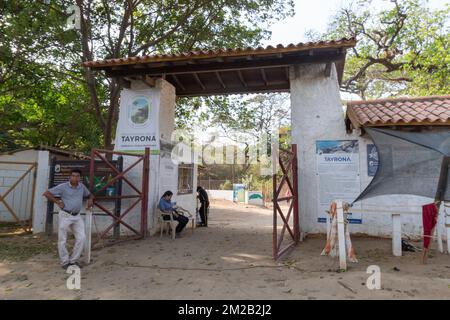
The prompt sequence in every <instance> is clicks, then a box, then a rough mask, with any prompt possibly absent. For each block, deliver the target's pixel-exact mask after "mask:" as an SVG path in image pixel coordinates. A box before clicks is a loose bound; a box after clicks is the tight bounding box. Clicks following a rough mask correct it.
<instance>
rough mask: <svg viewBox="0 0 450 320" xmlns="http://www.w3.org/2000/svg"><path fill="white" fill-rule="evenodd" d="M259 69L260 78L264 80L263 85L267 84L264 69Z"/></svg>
mask: <svg viewBox="0 0 450 320" xmlns="http://www.w3.org/2000/svg"><path fill="white" fill-rule="evenodd" d="M259 70H260V73H261V77H262V79H263V81H264V85H266V86H267V85H268V82H267V75H266V72H265V71H264V69H259Z"/></svg>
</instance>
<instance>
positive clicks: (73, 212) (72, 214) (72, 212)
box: [62, 209, 80, 216]
mask: <svg viewBox="0 0 450 320" xmlns="http://www.w3.org/2000/svg"><path fill="white" fill-rule="evenodd" d="M62 211H64V212H65V213H68V214H70V215H71V216H76V215H77V214H79V213H80V212H75V211H69V210H64V209H63V210H62Z"/></svg>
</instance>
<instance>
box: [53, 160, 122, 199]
mask: <svg viewBox="0 0 450 320" xmlns="http://www.w3.org/2000/svg"><path fill="white" fill-rule="evenodd" d="M110 162H111V163H112V164H113V165H116V166H117V161H110ZM90 164H91V161H90V160H56V161H55V162H54V168H53V169H52V170H51V172H50V187H53V186H56V185H58V184H61V183H64V182H67V181H69V178H70V175H71V172H72V170H73V169H78V170H81V182H82V183H83V184H84V185H85V186H86V187H87V188H88V189H89V173H90V172H89V168H90ZM116 175H117V173H116V172H114V171H113V170H112V169H111V168H110V167H108V165H107V164H106V163H105V162H103V161H95V171H94V193H96V195H97V196H107V195H113V194H114V193H115V187H116V186H115V185H113V186H111V187H109V188H107V189H106V190H103V192H101V193H97V190H100V189H101V188H103V186H104V185H105V184H106V183H107V182H108V181H109V180H111V179H112V178H113V177H114V176H116Z"/></svg>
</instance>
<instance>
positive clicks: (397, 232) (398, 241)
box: [392, 213, 402, 257]
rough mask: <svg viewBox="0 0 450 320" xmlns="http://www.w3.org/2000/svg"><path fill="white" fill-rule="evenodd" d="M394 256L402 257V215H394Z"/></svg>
mask: <svg viewBox="0 0 450 320" xmlns="http://www.w3.org/2000/svg"><path fill="white" fill-rule="evenodd" d="M392 254H393V255H394V256H396V257H401V256H402V219H401V216H400V214H397V213H394V214H392Z"/></svg>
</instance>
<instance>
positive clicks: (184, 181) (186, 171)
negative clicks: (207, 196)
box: [178, 164, 194, 194]
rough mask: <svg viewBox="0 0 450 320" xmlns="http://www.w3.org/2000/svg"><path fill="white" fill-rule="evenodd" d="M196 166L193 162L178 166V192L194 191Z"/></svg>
mask: <svg viewBox="0 0 450 320" xmlns="http://www.w3.org/2000/svg"><path fill="white" fill-rule="evenodd" d="M193 183H194V166H193V165H192V164H190V165H187V164H183V165H179V166H178V194H189V193H192V192H193V187H192V185H193Z"/></svg>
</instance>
